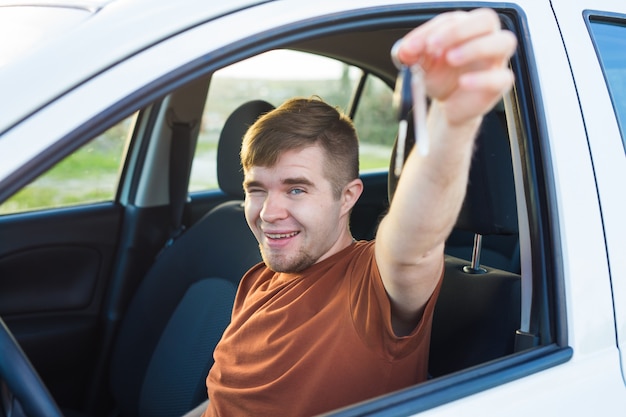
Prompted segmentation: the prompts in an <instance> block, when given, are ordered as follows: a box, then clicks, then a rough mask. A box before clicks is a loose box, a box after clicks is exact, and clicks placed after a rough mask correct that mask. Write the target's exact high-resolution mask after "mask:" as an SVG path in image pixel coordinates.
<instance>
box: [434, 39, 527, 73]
mask: <svg viewBox="0 0 626 417" xmlns="http://www.w3.org/2000/svg"><path fill="white" fill-rule="evenodd" d="M516 46H517V39H516V38H515V35H513V33H511V32H509V31H498V32H494V33H491V34H488V35H486V36H482V37H479V38H475V39H472V40H470V41H468V42H466V43H464V44H461V45H459V46H457V47H455V48H452V49H450V50H449V51H448V52H447V53H446V60H447V62H448V63H449V64H450V65H452V66H456V67H459V66H463V65H466V64H468V63H470V62H478V61H487V62H491V63H497V64H498V65H505V63H506V62H507V61H508V60H509V58H511V56H512V55H513V53H515V48H516Z"/></svg>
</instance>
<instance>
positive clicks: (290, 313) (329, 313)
mask: <svg viewBox="0 0 626 417" xmlns="http://www.w3.org/2000/svg"><path fill="white" fill-rule="evenodd" d="M436 294H437V292H435V295H433V296H432V297H431V299H430V301H429V302H428V304H427V306H426V308H425V311H424V315H423V318H422V320H421V322H420V324H419V325H418V326H417V327H416V328H415V330H414V331H413V332H412V333H411V335H409V336H406V337H396V336H395V334H394V333H393V330H392V328H391V312H390V302H389V299H388V297H387V295H386V292H385V288H384V286H383V283H382V280H381V278H380V273H379V271H378V267H377V265H376V261H375V257H374V243H373V242H365V241H361V242H356V243H353V244H351V245H350V246H349V247H347V248H346V249H344V250H342V251H340V252H339V253H337V254H335V255H333V256H331V257H329V258H327V259H325V260H323V261H321V262H318V263H316V264H314V265H313V266H311V267H310V268H308V269H306V270H305V271H303V272H302V273H297V274H286V273H275V272H273V271H271V270H269V269H268V268H267V267H265V265H264V264H259V265H256V266H255V267H253V268H252V269H251V270H250V271H248V273H246V275H245V276H244V277H243V279H242V281H241V284H240V286H239V290H238V293H237V297H236V299H235V304H234V308H233V314H232V321H231V324H230V326H229V327H228V328H227V329H226V331H225V332H224V335H223V336H222V340H221V341H220V343H219V344H218V346H217V348H216V350H215V353H214V357H215V364H214V365H213V368H212V369H211V371H210V372H209V376H208V378H207V387H208V393H209V407H208V409H207V411H206V412H205V414H204V416H205V417H210V416H228V417H234V416H268V417H269V416H271V417H276V416H312V415H316V414H319V413H322V412H326V411H330V410H332V409H335V408H338V407H342V406H345V405H348V404H352V403H355V402H358V401H362V400H365V399H368V398H371V397H374V396H377V395H381V394H384V393H388V392H390V391H393V390H397V389H400V388H403V387H406V386H409V385H412V384H415V383H417V382H420V381H424V380H425V379H426V376H427V363H428V347H429V343H430V327H431V322H432V315H433V309H434V305H435V300H436Z"/></svg>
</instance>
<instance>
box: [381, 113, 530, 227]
mask: <svg viewBox="0 0 626 417" xmlns="http://www.w3.org/2000/svg"><path fill="white" fill-rule="evenodd" d="M412 119H413V118H412V117H409V120H410V121H412ZM413 132H414V129H413V126H412V124H411V123H409V128H408V134H407V143H406V151H405V158H406V157H407V156H408V154H409V151H410V149H411V148H412V147H413V145H414V144H415V138H414V134H413ZM396 146H397V141H396V144H394V149H393V151H392V154H391V155H392V156H391V164H390V171H389V179H388V181H389V184H388V185H389V186H388V190H389V201H391V199H392V197H393V193H394V192H395V189H396V185H397V181H398V179H397V178H396V176H395V175H393V167H394V166H395V155H396ZM455 227H456V228H458V229H462V230H465V231H468V232H472V233H476V234H480V235H509V234H516V233H517V232H518V224H517V206H516V201H515V187H514V181H513V167H512V162H511V149H510V147H509V140H508V135H507V133H506V130H505V128H504V126H503V122H502V121H501V120H500V119H499V117H498V114H497V113H496V111H492V112H490V113H488V114H487V115H486V116H485V117H484V119H483V122H482V125H481V128H480V130H479V132H478V137H477V138H476V146H475V151H474V155H473V159H472V166H471V169H470V174H469V181H468V188H467V193H466V196H465V201H464V202H463V207H462V208H461V212H460V214H459V217H458V219H457V223H456V226H455Z"/></svg>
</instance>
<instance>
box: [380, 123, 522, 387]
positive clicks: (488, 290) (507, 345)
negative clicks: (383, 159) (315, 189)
mask: <svg viewBox="0 0 626 417" xmlns="http://www.w3.org/2000/svg"><path fill="white" fill-rule="evenodd" d="M412 130H413V129H412V128H410V129H409V131H410V132H412ZM413 143H414V139H413V138H412V137H409V140H408V144H409V146H411V145H412V144H413ZM508 147H509V144H508V138H507V136H506V133H505V132H504V131H503V127H502V125H501V122H500V120H498V117H497V115H496V114H495V113H493V112H492V113H490V114H488V115H487V116H486V117H485V118H484V120H483V125H482V126H481V130H480V132H479V135H478V137H477V139H476V151H475V155H474V159H473V161H472V167H471V170H470V175H469V186H468V190H467V195H466V198H465V201H464V204H463V207H462V209H461V213H460V215H459V217H458V221H457V224H456V228H457V230H462V231H465V232H467V233H468V234H470V236H473V235H474V234H480V235H489V236H501V235H505V236H513V237H512V239H517V236H516V233H517V211H516V203H515V193H514V187H513V173H512V168H511V156H510V150H509V148H508ZM408 152H409V149H407V151H406V154H407V155H408ZM393 155H395V152H393ZM394 164H395V161H394V160H393V157H392V162H391V165H390V166H391V167H393V166H394ZM390 172H392V171H391V170H390ZM396 181H397V179H396V178H395V176H394V175H392V174H391V173H390V175H389V191H390V197H389V199H390V200H391V198H392V196H393V192H394V191H395V187H396ZM463 244H465V245H467V246H468V248H467V249H468V250H469V252H470V253H471V244H472V240H471V239H470V241H469V242H464V243H463ZM447 250H448V249H447ZM496 252H497V251H495V250H494V251H493V253H489V252H488V253H487V256H485V257H484V258H486V259H487V260H486V261H485V262H486V263H487V264H489V263H491V262H498V261H499V259H500V258H505V257H506V256H505V255H501V254H499V253H496ZM502 262H503V263H504V264H507V265H508V263H509V262H515V261H514V260H513V259H504V260H502ZM468 266H469V261H468V260H464V259H459V258H456V257H453V256H449V255H447V256H446V259H445V272H444V277H443V282H442V286H441V292H440V294H439V298H438V300H437V304H436V306H435V312H434V316H433V324H432V334H431V344H430V357H429V373H430V375H431V376H433V377H437V376H441V375H445V374H449V373H451V372H454V371H458V370H461V369H464V368H468V367H471V366H474V365H477V364H480V363H484V362H487V361H490V360H493V359H496V358H499V357H502V356H505V355H507V354H510V353H513V351H514V345H515V332H516V330H518V329H519V325H520V314H521V313H520V312H521V279H520V276H519V275H518V274H516V273H511V272H507V271H503V270H500V269H495V268H490V267H483V268H481V270H480V271H475V270H472V269H471V268H468ZM477 272H478V273H477Z"/></svg>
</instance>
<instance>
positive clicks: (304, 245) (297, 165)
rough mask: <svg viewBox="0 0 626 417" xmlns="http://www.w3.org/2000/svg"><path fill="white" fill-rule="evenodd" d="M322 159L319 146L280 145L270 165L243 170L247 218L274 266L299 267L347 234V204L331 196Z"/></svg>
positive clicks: (268, 262) (333, 249)
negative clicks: (283, 147) (296, 147)
mask: <svg viewBox="0 0 626 417" xmlns="http://www.w3.org/2000/svg"><path fill="white" fill-rule="evenodd" d="M323 162H324V151H323V150H322V149H321V148H320V147H319V146H311V147H307V148H304V149H299V150H289V151H285V152H284V153H283V154H282V155H281V156H280V158H279V159H278V161H277V163H276V164H275V165H274V166H273V167H260V166H253V167H251V168H250V169H249V170H247V171H246V173H245V179H244V188H245V191H246V201H245V213H246V220H247V222H248V225H249V226H250V229H251V230H252V232H253V233H254V235H255V236H256V238H257V240H258V242H259V247H260V249H261V255H262V257H263V261H264V262H265V264H266V265H267V266H268V267H269V268H270V269H272V270H273V271H276V272H298V271H302V270H303V269H305V268H307V267H309V266H311V265H312V264H314V263H316V262H318V261H320V260H322V259H325V258H327V257H329V256H330V255H332V254H334V253H336V252H338V251H339V250H341V249H343V248H344V247H345V246H346V242H347V243H348V244H349V242H350V240H351V236H350V233H349V230H348V217H349V212H350V208H351V204H350V203H349V204H346V198H344V197H343V196H342V197H341V198H340V199H336V198H335V196H334V195H333V190H332V185H331V183H330V182H329V180H328V179H327V178H326V177H325V176H324V175H323V173H324V163H323ZM344 194H345V193H344ZM357 198H358V196H357ZM348 205H349V207H348Z"/></svg>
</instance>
